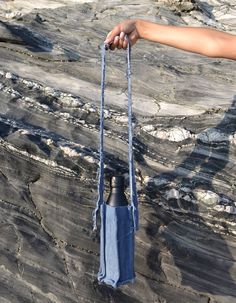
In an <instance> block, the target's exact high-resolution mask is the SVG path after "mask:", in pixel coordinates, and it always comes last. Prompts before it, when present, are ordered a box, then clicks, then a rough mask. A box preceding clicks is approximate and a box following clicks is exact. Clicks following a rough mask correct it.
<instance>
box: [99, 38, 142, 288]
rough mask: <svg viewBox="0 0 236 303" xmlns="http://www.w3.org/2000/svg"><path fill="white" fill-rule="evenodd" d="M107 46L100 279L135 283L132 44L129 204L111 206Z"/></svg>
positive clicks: (101, 131)
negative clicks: (106, 168)
mask: <svg viewBox="0 0 236 303" xmlns="http://www.w3.org/2000/svg"><path fill="white" fill-rule="evenodd" d="M105 55H106V47H105V45H103V46H102V70H101V71H102V74H101V108H100V150H99V152H100V163H99V181H98V200H97V204H96V209H95V210H94V213H93V224H94V230H95V229H97V213H98V211H99V210H100V217H101V228H100V268H99V272H98V281H100V282H103V283H106V284H108V285H111V286H113V287H115V288H116V287H118V286H120V285H123V284H126V283H129V282H133V281H134V279H135V272H134V247H135V243H134V236H135V232H136V231H137V229H138V201H137V191H136V181H135V170H134V159H133V130H132V92H131V45H130V41H129V44H128V48H127V80H128V126H129V148H128V151H129V157H128V160H129V187H130V203H129V205H128V206H116V207H114V206H110V205H107V204H106V203H105V201H104V99H105V98H104V96H105V68H106V61H105Z"/></svg>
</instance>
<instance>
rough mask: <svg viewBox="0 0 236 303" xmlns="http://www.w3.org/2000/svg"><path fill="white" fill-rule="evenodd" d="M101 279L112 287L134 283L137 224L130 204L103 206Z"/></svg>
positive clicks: (99, 276)
mask: <svg viewBox="0 0 236 303" xmlns="http://www.w3.org/2000/svg"><path fill="white" fill-rule="evenodd" d="M100 210H101V231H100V237H101V239H100V269H99V272H98V280H99V281H100V282H104V283H106V284H108V285H111V286H113V287H118V286H120V285H122V284H126V283H128V282H133V281H134V278H135V273H134V227H133V219H132V210H131V208H130V206H119V207H113V206H109V205H106V204H103V205H102V206H101V209H100Z"/></svg>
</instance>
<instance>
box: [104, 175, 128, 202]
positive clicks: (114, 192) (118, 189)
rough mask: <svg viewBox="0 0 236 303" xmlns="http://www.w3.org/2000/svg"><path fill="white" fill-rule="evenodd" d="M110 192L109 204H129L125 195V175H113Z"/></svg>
mask: <svg viewBox="0 0 236 303" xmlns="http://www.w3.org/2000/svg"><path fill="white" fill-rule="evenodd" d="M110 189H111V191H110V194H109V196H108V199H107V202H106V203H107V204H108V205H109V206H114V207H115V206H127V205H128V200H127V198H126V196H125V193H124V190H125V180H124V177H123V176H113V177H111V179H110Z"/></svg>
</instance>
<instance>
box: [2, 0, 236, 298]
mask: <svg viewBox="0 0 236 303" xmlns="http://www.w3.org/2000/svg"><path fill="white" fill-rule="evenodd" d="M0 6H1V12H0V18H1V19H0V20H1V21H0V98H1V102H0V125H1V127H0V156H1V161H0V179H1V182H0V302H1V303H39V302H40V303H82V302H96V303H99V302H122V303H128V302H132V303H135V302H137V303H138V302H140V303H141V302H150V303H154V302H156V303H157V302H160V303H164V302H166V303H172V302H173V303H174V302H175V303H176V302H178V303H181V302H182V303H190V302H191V303H193V302H194V303H198V302H199V303H209V302H210V303H213V302H214V303H216V302H217V303H233V302H236V287H235V286H236V264H235V258H236V238H235V236H236V220H235V219H236V216H235V214H236V199H235V194H236V181H235V175H236V167H235V161H236V156H235V155H236V96H235V95H236V93H235V82H236V72H235V62H234V61H230V60H223V59H210V58H204V57H202V56H198V55H194V54H189V53H185V52H182V51H177V50H175V49H172V48H168V47H165V46H161V45H157V44H153V43H148V42H145V41H142V42H139V43H138V44H137V46H135V47H134V48H133V51H132V70H133V102H134V113H135V121H136V122H135V125H136V127H135V160H136V168H137V171H136V172H137V182H138V189H139V201H140V223H141V224H140V225H141V226H140V230H139V231H138V233H137V235H136V275H137V280H136V282H135V284H134V285H127V286H124V287H121V288H119V289H117V290H114V289H112V288H110V287H107V286H105V285H98V283H97V281H96V274H97V271H98V266H99V237H98V235H97V234H93V233H92V221H91V213H92V210H93V208H94V206H95V202H96V198H97V192H96V191H97V179H96V174H97V168H98V132H99V99H100V50H99V48H100V47H99V46H100V45H101V43H102V42H103V39H104V38H105V36H106V33H107V32H108V31H109V30H111V28H112V26H114V25H115V24H117V23H118V22H120V21H122V20H123V19H124V18H129V17H131V18H132V17H136V18H138V17H140V18H145V19H148V20H152V21H156V22H160V23H165V24H180V25H193V26H211V27H213V28H214V27H215V28H218V29H221V30H225V31H228V32H232V33H236V22H235V20H236V18H235V17H236V1H233V0H232V1H227V2H225V1H221V0H210V1H207V2H205V1H197V0H196V1H187V0H185V1H171V0H168V1H154V0H145V1H142V2H140V1H129V0H122V1H121V0H117V1H111V0H110V1H68V0H67V1H59V0H58V1H57V0H54V1H46V0H44V1H43V0H38V1H37V2H36V3H34V2H32V1H23V0H22V1H21V0H18V1H17V0H15V1H2V2H1V4H0ZM107 65H108V67H107V88H106V115H105V116H106V120H105V124H106V176H109V174H111V173H112V172H113V171H115V170H116V171H119V172H120V173H124V174H127V171H128V167H127V140H128V138H127V113H126V98H127V97H126V80H125V53H124V52H123V51H116V52H113V53H109V54H108V58H107ZM106 185H107V190H108V183H107V181H106ZM106 193H107V192H106Z"/></svg>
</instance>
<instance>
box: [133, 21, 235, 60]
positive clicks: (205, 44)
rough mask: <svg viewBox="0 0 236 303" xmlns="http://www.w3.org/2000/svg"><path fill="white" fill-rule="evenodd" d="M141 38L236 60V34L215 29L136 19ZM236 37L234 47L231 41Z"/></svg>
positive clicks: (210, 55) (206, 54)
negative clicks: (162, 23) (161, 23)
mask: <svg viewBox="0 0 236 303" xmlns="http://www.w3.org/2000/svg"><path fill="white" fill-rule="evenodd" d="M136 27H137V30H138V33H139V36H140V38H141V39H146V40H149V41H153V42H158V43H161V44H165V45H168V46H172V47H175V48H179V49H182V50H185V51H190V52H194V53H198V54H202V55H205V56H209V57H224V58H229V59H234V60H236V42H235V36H233V35H230V34H228V33H224V32H220V31H217V30H214V29H208V28H198V27H181V26H170V25H160V24H157V23H152V22H148V21H144V20H140V19H138V20H136ZM232 37H234V43H232V47H228V49H226V47H225V45H227V46H229V44H230V43H229V41H228V40H232Z"/></svg>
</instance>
